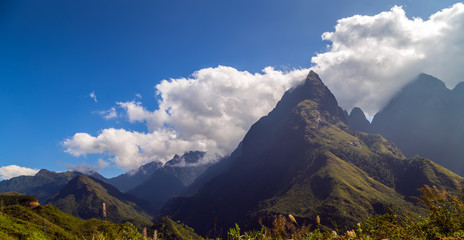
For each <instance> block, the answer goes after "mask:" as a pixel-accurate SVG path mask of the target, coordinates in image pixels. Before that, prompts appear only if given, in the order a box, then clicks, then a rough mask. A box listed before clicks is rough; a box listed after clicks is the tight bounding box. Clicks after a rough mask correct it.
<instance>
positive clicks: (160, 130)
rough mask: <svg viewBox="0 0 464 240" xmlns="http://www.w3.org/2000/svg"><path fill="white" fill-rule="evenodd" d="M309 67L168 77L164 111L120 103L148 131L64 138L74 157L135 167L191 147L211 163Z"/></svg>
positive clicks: (162, 92)
mask: <svg viewBox="0 0 464 240" xmlns="http://www.w3.org/2000/svg"><path fill="white" fill-rule="evenodd" d="M307 74H308V70H293V71H289V72H282V71H277V70H275V69H273V68H271V67H267V68H265V69H264V70H263V71H262V73H250V72H247V71H239V70H237V69H234V68H232V67H225V66H218V67H216V68H206V69H201V70H199V71H197V72H195V73H194V74H193V75H192V77H191V78H179V79H170V80H163V81H162V82H161V83H159V84H158V85H156V87H155V88H156V93H157V95H158V96H159V99H160V100H159V102H158V109H157V110H155V111H149V110H147V109H146V108H144V107H143V106H142V105H141V103H140V102H137V101H129V102H118V103H117V104H118V106H119V107H120V108H122V109H123V110H124V111H125V113H126V115H127V119H128V120H129V121H130V122H142V123H145V124H146V126H147V128H148V131H147V132H137V131H128V130H125V129H114V128H110V129H104V130H102V131H101V132H100V133H99V134H98V135H97V136H92V135H90V134H88V133H76V134H75V135H74V136H72V137H71V138H68V139H66V140H65V141H64V143H63V145H64V146H65V148H66V150H65V151H66V152H68V153H70V154H72V155H74V156H82V155H86V154H92V153H98V154H108V155H109V156H110V160H111V161H113V162H114V163H115V164H116V165H117V166H120V167H123V168H125V169H133V168H136V167H139V166H140V165H142V164H144V163H147V162H150V161H160V162H166V161H168V160H170V159H171V158H172V157H173V156H174V154H182V153H184V152H187V151H190V150H199V151H205V152H207V156H206V158H205V159H206V160H205V161H212V160H216V159H217V158H218V157H220V156H224V155H226V154H229V153H230V152H231V151H233V150H234V149H235V148H236V147H237V145H238V143H239V142H240V141H241V140H242V138H243V137H244V135H245V133H246V132H247V131H248V129H249V128H250V127H251V125H252V124H253V123H254V122H256V121H257V120H258V119H259V118H260V117H262V116H264V115H266V114H267V113H268V112H269V111H271V110H272V108H273V107H274V106H275V105H276V103H277V102H278V101H279V100H280V98H281V97H282V95H283V93H284V92H285V91H286V90H287V89H289V88H291V87H293V86H295V85H297V84H300V83H301V82H303V81H304V79H305V77H306V75H307Z"/></svg>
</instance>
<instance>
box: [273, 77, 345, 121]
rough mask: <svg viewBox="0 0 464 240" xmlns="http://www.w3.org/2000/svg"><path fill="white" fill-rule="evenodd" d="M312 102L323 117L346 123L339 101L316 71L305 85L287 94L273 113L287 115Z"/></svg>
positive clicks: (313, 106) (307, 78)
mask: <svg viewBox="0 0 464 240" xmlns="http://www.w3.org/2000/svg"><path fill="white" fill-rule="evenodd" d="M308 100H309V101H311V102H312V104H310V105H312V108H313V109H315V110H318V111H320V112H321V113H322V114H323V115H331V116H330V117H331V118H333V119H334V120H335V119H336V120H335V121H340V120H341V121H343V122H346V118H345V115H344V113H343V110H342V109H341V108H340V107H339V106H338V102H337V99H335V96H334V95H333V94H332V92H330V90H329V89H328V88H327V87H326V86H325V85H324V83H323V82H322V80H321V78H320V77H319V75H318V74H317V73H315V72H314V71H312V70H311V71H310V72H309V74H308V76H307V77H306V80H305V82H304V84H302V85H299V86H297V87H295V88H293V89H290V90H288V91H287V92H285V94H284V96H283V97H282V99H281V100H280V101H279V102H278V103H277V106H276V107H275V109H274V110H273V111H272V112H271V113H270V115H271V114H273V112H281V114H286V113H288V111H293V109H294V108H295V107H297V106H298V105H299V104H300V103H302V102H304V101H308Z"/></svg>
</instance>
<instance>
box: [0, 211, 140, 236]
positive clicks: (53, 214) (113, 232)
mask: <svg viewBox="0 0 464 240" xmlns="http://www.w3.org/2000/svg"><path fill="white" fill-rule="evenodd" d="M0 223H1V224H0V238H1V239H34V240H35V239H143V236H142V235H141V234H140V233H139V232H138V231H137V229H136V228H135V227H134V226H133V225H132V224H131V223H125V224H116V223H111V222H108V221H103V220H98V219H91V220H82V219H79V218H77V217H74V216H72V215H69V214H66V213H63V212H61V211H59V210H58V209H57V208H55V207H53V206H48V205H47V206H38V207H34V208H30V207H25V206H21V205H17V204H16V205H8V206H6V207H3V209H2V211H1V212H0Z"/></svg>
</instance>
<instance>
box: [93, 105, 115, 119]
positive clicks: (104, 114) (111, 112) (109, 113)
mask: <svg viewBox="0 0 464 240" xmlns="http://www.w3.org/2000/svg"><path fill="white" fill-rule="evenodd" d="M96 113H98V114H100V115H101V116H102V117H103V118H104V119H106V120H109V119H113V118H117V117H118V113H117V112H116V108H115V107H112V108H110V109H108V110H104V111H97V112H96Z"/></svg>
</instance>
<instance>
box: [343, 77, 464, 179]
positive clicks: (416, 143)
mask: <svg viewBox="0 0 464 240" xmlns="http://www.w3.org/2000/svg"><path fill="white" fill-rule="evenodd" d="M463 106H464V82H461V83H459V84H458V85H456V87H455V88H454V89H453V90H450V89H448V88H446V86H445V84H444V83H443V82H442V81H441V80H439V79H437V78H435V77H433V76H430V75H427V74H420V75H419V76H418V77H417V79H416V80H415V81H413V82H412V83H410V84H409V85H407V86H405V87H404V88H403V89H402V90H401V91H400V92H399V93H397V94H396V96H395V97H394V98H393V99H392V100H390V102H389V103H388V104H387V105H386V106H385V107H384V108H383V109H382V110H381V111H379V112H378V113H377V114H376V115H375V116H374V118H373V120H372V124H370V126H369V125H368V121H367V120H366V119H365V117H364V114H363V113H362V111H361V110H360V109H358V108H355V109H353V111H352V113H351V114H350V117H349V118H348V124H349V125H350V127H351V128H354V129H358V130H361V131H364V132H371V133H379V134H381V135H382V136H383V137H385V138H386V139H388V140H390V141H392V142H394V143H395V145H396V146H398V147H399V148H400V149H401V151H402V152H403V153H404V154H405V155H406V156H407V157H413V156H415V155H420V156H423V157H427V158H429V159H431V160H433V161H434V162H436V163H438V164H440V165H442V166H444V167H446V168H448V169H450V170H452V171H454V172H455V173H458V174H460V175H461V176H462V175H464V159H463V156H464V148H462V146H463V144H464V107H463Z"/></svg>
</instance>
